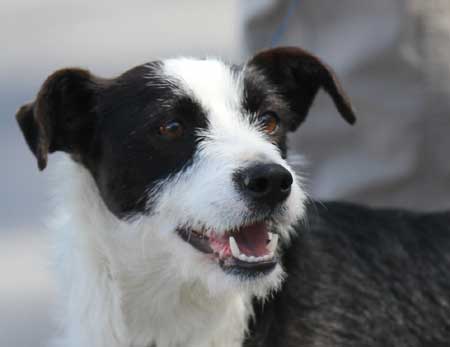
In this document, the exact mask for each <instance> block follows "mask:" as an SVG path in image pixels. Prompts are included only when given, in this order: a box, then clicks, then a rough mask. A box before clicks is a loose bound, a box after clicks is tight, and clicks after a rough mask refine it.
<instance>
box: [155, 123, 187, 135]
mask: <svg viewBox="0 0 450 347" xmlns="http://www.w3.org/2000/svg"><path fill="white" fill-rule="evenodd" d="M183 133H184V129H183V125H182V124H181V123H180V122H177V121H170V122H168V123H165V124H163V125H161V126H160V127H159V134H160V135H162V136H165V137H167V138H169V139H176V138H179V137H181V136H182V135H183Z"/></svg>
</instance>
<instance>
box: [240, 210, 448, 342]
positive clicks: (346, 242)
mask: <svg viewBox="0 0 450 347" xmlns="http://www.w3.org/2000/svg"><path fill="white" fill-rule="evenodd" d="M307 215H308V217H309V218H308V221H307V223H306V224H305V225H299V226H298V228H297V230H298V237H296V238H295V239H294V240H293V243H292V246H291V247H289V248H288V249H287V251H286V253H285V257H284V262H283V263H284V265H285V268H286V272H287V274H288V278H287V281H286V282H285V284H284V287H283V289H282V290H281V291H280V292H279V293H278V294H277V295H276V296H275V297H274V298H273V299H272V300H270V301H269V302H265V303H264V304H261V303H258V302H256V303H255V308H256V320H255V322H256V323H255V322H254V324H253V326H252V332H251V335H250V336H251V338H249V339H248V341H247V344H246V346H248V347H249V346H296V347H299V346H316V347H319V346H336V347H338V346H371V347H375V346H380V347H381V346H383V347H386V346H395V347H401V346H405V347H406V346H408V347H411V346H447V345H449V344H450V310H449V302H450V275H449V273H448V269H449V266H450V213H448V212H447V213H435V214H419V213H412V212H406V211H399V210H373V209H369V208H363V207H360V206H356V205H351V204H342V203H326V204H310V205H309V207H308V213H307Z"/></svg>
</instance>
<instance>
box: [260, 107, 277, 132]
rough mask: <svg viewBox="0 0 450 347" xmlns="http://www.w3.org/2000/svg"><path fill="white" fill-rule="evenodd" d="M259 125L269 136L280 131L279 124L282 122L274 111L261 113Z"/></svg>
mask: <svg viewBox="0 0 450 347" xmlns="http://www.w3.org/2000/svg"><path fill="white" fill-rule="evenodd" d="M258 120H259V123H260V124H261V126H262V129H263V130H264V131H265V132H266V133H267V134H273V133H274V132H275V131H277V129H278V123H279V122H280V118H278V116H277V114H276V113H275V112H273V111H267V112H264V113H261V115H259V117H258Z"/></svg>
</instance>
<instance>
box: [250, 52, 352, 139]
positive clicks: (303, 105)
mask: <svg viewBox="0 0 450 347" xmlns="http://www.w3.org/2000/svg"><path fill="white" fill-rule="evenodd" d="M247 66H248V67H250V68H256V70H257V71H260V72H262V73H263V74H264V75H265V76H266V77H267V78H268V79H269V81H270V82H271V83H273V84H274V85H275V86H276V87H277V90H278V91H279V92H280V93H281V94H282V95H283V96H284V97H285V99H286V100H287V102H288V103H289V104H290V107H291V108H292V110H293V111H294V112H295V113H296V115H297V117H295V118H294V119H292V120H291V121H290V126H289V130H291V131H294V130H296V129H297V127H298V126H299V125H300V124H301V123H302V122H303V121H304V120H305V118H306V116H307V114H308V111H309V108H310V107H311V105H312V103H313V101H314V98H315V96H316V94H317V92H318V90H319V88H323V89H324V90H325V91H326V92H327V93H328V94H329V95H330V96H331V98H332V99H333V102H334V104H335V105H336V108H337V109H338V111H339V113H340V114H341V116H342V117H343V118H344V119H345V120H346V121H347V122H348V123H350V124H353V123H355V121H356V117H355V114H354V111H353V108H352V106H351V104H350V100H349V98H348V96H347V95H346V93H345V92H344V90H343V89H342V87H341V85H340V83H339V81H338V80H337V78H336V75H335V74H334V72H333V70H332V69H331V68H330V67H328V66H327V65H326V64H324V63H323V62H322V61H321V60H320V59H319V58H317V57H315V56H314V55H312V54H310V53H308V52H306V51H304V50H303V49H301V48H297V47H280V48H274V49H269V50H265V51H262V52H260V53H258V54H256V55H255V56H254V57H253V58H252V59H250V61H249V62H248V63H247Z"/></svg>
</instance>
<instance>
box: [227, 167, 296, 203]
mask: <svg viewBox="0 0 450 347" xmlns="http://www.w3.org/2000/svg"><path fill="white" fill-rule="evenodd" d="M235 182H236V183H237V184H238V187H239V188H240V190H241V191H242V192H243V193H244V194H245V195H246V196H248V197H250V198H251V199H253V200H255V201H259V202H262V203H265V204H268V205H275V204H278V203H280V202H283V201H284V200H286V198H287V197H288V196H289V194H290V193H291V185H292V182H293V179H292V175H291V173H290V172H289V171H288V170H286V169H285V168H284V167H283V166H281V165H278V164H258V165H255V166H252V167H249V168H246V169H244V170H240V171H239V172H238V173H236V175H235Z"/></svg>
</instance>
